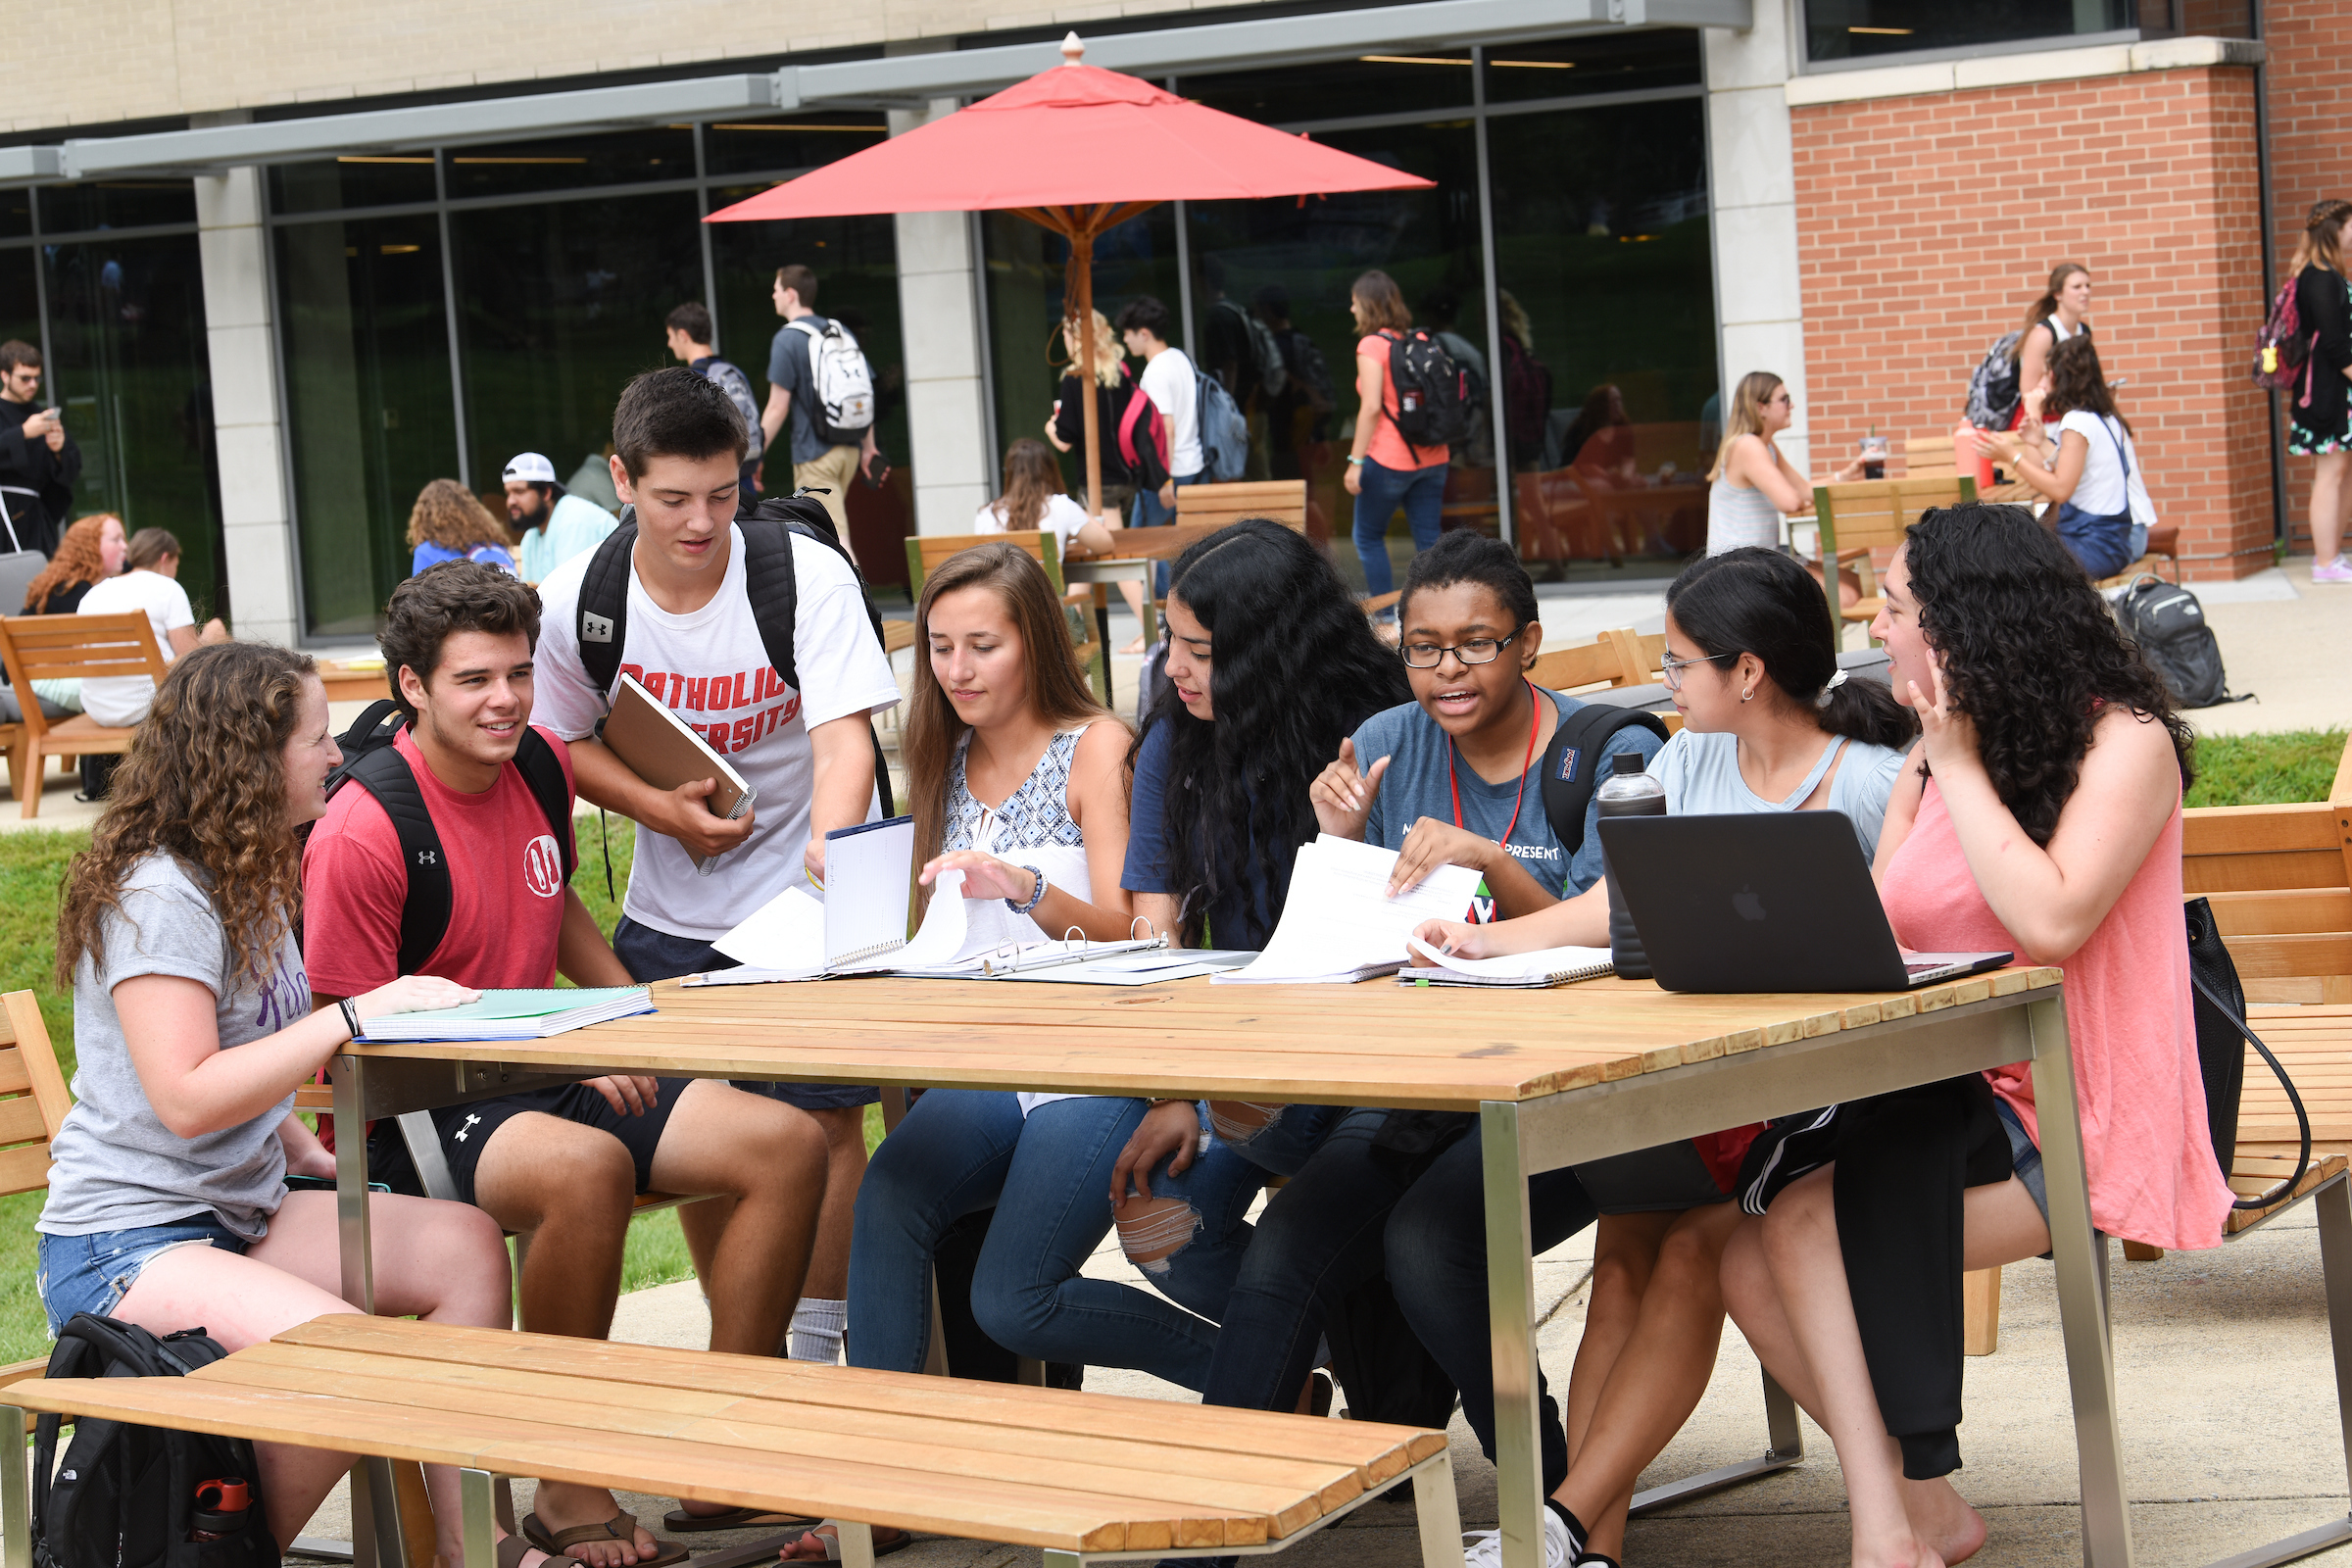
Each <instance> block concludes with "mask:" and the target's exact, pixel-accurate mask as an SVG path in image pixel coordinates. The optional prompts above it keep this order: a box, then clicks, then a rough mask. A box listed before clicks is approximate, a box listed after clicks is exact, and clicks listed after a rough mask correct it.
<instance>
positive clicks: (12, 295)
mask: <svg viewBox="0 0 2352 1568" xmlns="http://www.w3.org/2000/svg"><path fill="white" fill-rule="evenodd" d="M36 254H37V253H36V252H35V251H34V250H33V248H32V247H31V246H29V245H25V246H20V247H18V248H16V249H14V250H0V343H5V342H8V341H10V340H11V339H14V340H16V341H19V342H24V343H30V344H32V345H33V346H34V347H35V348H38V347H39V346H40V341H41V297H40V294H39V293H38V291H37V290H36V289H35V288H34V286H33V283H34V279H33V271H32V270H33V268H34V266H35V265H36V263H35V261H34V257H35V255H36ZM14 613H15V612H14V611H12V610H6V609H0V614H14Z"/></svg>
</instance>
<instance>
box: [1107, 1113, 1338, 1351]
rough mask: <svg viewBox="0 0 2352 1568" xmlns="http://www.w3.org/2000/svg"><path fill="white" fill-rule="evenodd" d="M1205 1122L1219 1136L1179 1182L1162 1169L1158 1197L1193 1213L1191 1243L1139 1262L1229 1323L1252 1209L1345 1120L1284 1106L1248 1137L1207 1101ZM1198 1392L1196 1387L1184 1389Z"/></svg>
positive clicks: (1186, 1301)
mask: <svg viewBox="0 0 2352 1568" xmlns="http://www.w3.org/2000/svg"><path fill="white" fill-rule="evenodd" d="M1201 1113H1202V1120H1203V1124H1204V1125H1206V1126H1208V1127H1209V1128H1210V1130H1211V1131H1212V1132H1213V1133H1214V1134H1215V1136H1214V1137H1212V1138H1211V1139H1210V1140H1209V1143H1208V1148H1207V1149H1206V1150H1204V1151H1203V1152H1201V1155H1200V1157H1199V1158H1197V1159H1195V1160H1194V1161H1193V1163H1192V1164H1191V1166H1189V1167H1188V1168H1187V1169H1186V1170H1185V1171H1184V1173H1183V1174H1182V1175H1180V1176H1173V1177H1171V1176H1168V1175H1167V1174H1166V1169H1165V1167H1164V1166H1163V1167H1162V1168H1161V1170H1160V1171H1158V1172H1155V1173H1154V1174H1153V1175H1152V1196H1153V1197H1154V1198H1157V1197H1159V1196H1161V1195H1162V1193H1163V1191H1164V1192H1165V1193H1166V1194H1168V1195H1171V1196H1174V1197H1178V1198H1181V1199H1183V1200H1184V1201H1186V1202H1188V1203H1190V1204H1191V1205H1192V1207H1193V1213H1194V1221H1193V1239H1192V1240H1191V1241H1189V1242H1187V1243H1186V1244H1185V1245H1184V1246H1183V1247H1181V1248H1179V1249H1178V1250H1175V1251H1173V1252H1171V1253H1169V1254H1168V1255H1167V1256H1166V1257H1164V1258H1162V1259H1160V1260H1159V1261H1158V1262H1155V1263H1138V1264H1137V1265H1136V1267H1138V1268H1140V1269H1142V1270H1143V1271H1144V1277H1145V1278H1146V1279H1149V1280H1150V1281H1151V1282H1152V1284H1153V1285H1154V1286H1155V1287H1157V1288H1158V1290H1159V1293H1160V1294H1161V1295H1163V1296H1165V1297H1166V1298H1167V1299H1169V1300H1171V1301H1174V1302H1175V1303H1176V1304H1177V1305H1179V1306H1182V1307H1184V1308H1186V1309H1187V1310H1189V1311H1193V1312H1197V1313H1199V1314H1200V1315H1201V1316H1202V1317H1204V1318H1206V1319H1208V1320H1209V1321H1210V1322H1211V1323H1221V1322H1223V1321H1224V1320H1225V1306H1226V1302H1227V1301H1228V1300H1229V1299H1231V1297H1232V1295H1233V1285H1234V1281H1235V1280H1236V1279H1237V1278H1239V1277H1240V1275H1241V1270H1242V1259H1243V1258H1244V1257H1245V1256H1246V1255H1247V1254H1248V1253H1249V1250H1250V1238H1251V1237H1252V1236H1253V1235H1254V1234H1255V1231H1254V1230H1253V1228H1252V1227H1251V1226H1250V1220H1249V1214H1250V1204H1251V1203H1252V1202H1254V1201H1256V1199H1257V1195H1258V1194H1259V1193H1260V1192H1261V1191H1263V1190H1264V1188H1265V1185H1266V1178H1267V1177H1269V1176H1296V1175H1298V1174H1299V1171H1300V1170H1302V1169H1303V1168H1305V1165H1306V1161H1307V1158H1308V1156H1310V1155H1312V1154H1313V1153H1314V1152H1315V1151H1316V1149H1318V1148H1319V1147H1321V1145H1322V1142H1323V1138H1324V1135H1325V1134H1326V1133H1328V1132H1330V1130H1331V1129H1332V1127H1333V1126H1334V1125H1335V1124H1336V1123H1337V1122H1338V1121H1339V1119H1340V1118H1341V1117H1342V1116H1343V1115H1345V1114H1347V1112H1346V1110H1345V1108H1344V1107H1342V1106H1339V1105H1283V1106H1279V1107H1277V1108H1275V1110H1274V1114H1273V1116H1272V1117H1271V1119H1269V1120H1268V1121H1267V1122H1266V1124H1265V1125H1264V1126H1262V1127H1258V1128H1255V1129H1252V1130H1249V1131H1244V1130H1242V1129H1239V1128H1235V1127H1229V1126H1226V1125H1224V1124H1222V1123H1221V1122H1218V1121H1217V1120H1216V1119H1215V1118H1214V1117H1213V1116H1211V1115H1210V1113H1209V1111H1208V1105H1207V1102H1205V1101H1203V1102H1202V1103H1201ZM1186 1386H1187V1387H1188V1388H1189V1387H1194V1385H1190V1384H1188V1385H1186Z"/></svg>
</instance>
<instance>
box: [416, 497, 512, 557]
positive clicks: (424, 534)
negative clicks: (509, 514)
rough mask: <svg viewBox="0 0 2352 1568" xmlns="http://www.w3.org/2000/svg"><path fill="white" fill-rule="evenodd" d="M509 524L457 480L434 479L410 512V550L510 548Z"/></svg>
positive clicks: (460, 550) (460, 553)
mask: <svg viewBox="0 0 2352 1568" xmlns="http://www.w3.org/2000/svg"><path fill="white" fill-rule="evenodd" d="M514 542H515V541H514V540H513V539H511V538H509V537H508V536H507V525H506V524H505V523H503V522H501V521H499V520H498V519H497V518H496V517H493V516H492V515H490V509H489V508H488V507H485V506H483V505H482V504H481V502H480V501H478V500H476V499H475V497H474V494H473V492H472V491H470V490H468V489H466V487H465V486H464V485H462V484H460V483H458V481H457V480H455V479H435V480H433V481H431V482H430V483H428V484H427V485H426V486H425V487H424V488H423V489H421V490H419V491H417V505H416V506H414V507H412V508H410V509H409V548H410V549H412V550H414V549H416V548H417V546H418V545H421V544H426V543H431V544H436V545H439V546H440V547H441V548H442V549H444V550H454V551H456V552H457V553H458V554H459V555H461V556H462V555H465V554H466V552H467V551H469V550H471V549H473V547H474V546H476V545H498V546H501V547H506V546H511V545H513V544H514Z"/></svg>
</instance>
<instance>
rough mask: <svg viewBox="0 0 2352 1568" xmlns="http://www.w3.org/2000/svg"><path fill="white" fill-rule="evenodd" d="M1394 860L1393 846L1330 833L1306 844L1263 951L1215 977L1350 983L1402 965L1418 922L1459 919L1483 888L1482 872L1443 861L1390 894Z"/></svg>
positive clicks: (1235, 980) (1221, 979) (1238, 980)
mask: <svg viewBox="0 0 2352 1568" xmlns="http://www.w3.org/2000/svg"><path fill="white" fill-rule="evenodd" d="M1396 865H1397V852H1396V851H1395V850H1384V849H1382V848H1380V847H1379V846H1378V845H1374V844H1359V843H1357V842H1355V841H1354V840H1352V839H1342V838H1334V837H1333V836H1332V835H1330V834H1328V833H1325V834H1322V835H1320V836H1319V837H1317V838H1316V839H1315V841H1314V842H1313V843H1311V844H1307V845H1304V846H1302V847H1301V848H1300V849H1299V857H1298V859H1297V860H1296V861H1294V862H1293V864H1292V867H1291V890H1290V894H1289V897H1288V898H1287V899H1285V901H1284V903H1283V908H1282V919H1281V921H1280V922H1279V923H1278V924H1277V925H1276V926H1275V928H1274V935H1273V936H1272V937H1270V938H1268V939H1267V942H1266V950H1265V952H1263V953H1261V954H1259V955H1258V956H1257V960H1256V961H1255V962H1253V963H1251V964H1250V965H1248V966H1247V967H1245V968H1241V969H1233V970H1228V971H1226V972H1224V973H1221V974H1218V975H1215V976H1213V977H1212V978H1213V980H1214V982H1215V983H1217V984H1221V985H1222V984H1234V983H1242V984H1249V983H1263V982H1271V981H1282V982H1290V983H1301V982H1337V983H1348V982H1353V981H1356V980H1361V979H1364V978H1366V977H1367V976H1369V975H1374V974H1390V973H1394V972H1395V971H1397V969H1399V968H1402V967H1403V966H1404V960H1405V947H1404V942H1405V938H1406V937H1407V936H1409V935H1411V934H1412V930H1413V928H1414V927H1415V926H1417V925H1419V924H1420V923H1421V922H1422V921H1424V920H1458V919H1460V918H1461V915H1462V910H1463V909H1465V908H1467V907H1469V904H1470V900H1471V898H1472V896H1473V895H1475V894H1476V893H1477V891H1478V883H1479V873H1478V872H1477V871H1475V870H1473V869H1471V868H1470V867H1468V866H1462V865H1442V866H1439V867H1438V868H1437V869H1436V870H1434V871H1432V872H1431V873H1430V874H1429V875H1428V876H1427V877H1425V878H1423V879H1422V881H1421V883H1420V884H1419V885H1418V886H1417V887H1413V888H1408V889H1407V890H1405V891H1404V892H1402V893H1399V894H1397V896H1396V897H1395V898H1391V897H1389V891H1388V890H1389V875H1390V873H1391V872H1392V871H1393V870H1395V868H1396Z"/></svg>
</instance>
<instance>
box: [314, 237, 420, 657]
mask: <svg viewBox="0 0 2352 1568" xmlns="http://www.w3.org/2000/svg"><path fill="white" fill-rule="evenodd" d="M276 240H277V270H278V286H279V289H280V291H281V292H280V298H281V304H280V313H281V315H280V320H281V322H282V328H283V332H284V339H283V342H284V353H285V367H286V415H287V421H288V424H289V425H290V426H291V429H290V434H291V437H292V442H293V448H294V486H295V494H294V499H295V508H294V515H295V518H296V524H297V540H296V544H297V548H298V549H299V550H300V551H301V553H302V585H303V597H304V600H305V610H306V613H307V615H308V622H309V626H308V629H309V630H310V631H311V632H312V633H313V634H315V635H319V636H331V637H352V636H371V635H373V634H374V631H375V629H376V624H377V613H378V611H379V609H380V607H381V606H382V605H383V603H384V600H385V598H386V597H387V596H389V595H390V593H391V591H392V588H393V585H394V584H396V583H398V582H399V581H400V580H401V579H402V578H403V577H405V576H407V575H408V568H409V549H408V545H407V543H406V536H407V531H408V522H409V508H410V506H411V505H412V504H413V503H414V502H415V501H416V499H417V491H418V490H420V489H422V488H423V487H424V484H425V482H426V481H427V480H429V479H435V478H442V477H454V476H455V475H456V474H457V472H458V442H457V420H456V417H455V412H454V404H453V400H452V395H451V390H450V378H449V330H448V323H447V319H446V317H445V316H444V315H443V309H442V299H443V296H442V288H441V236H440V228H439V225H438V224H437V223H436V222H435V221H434V219H433V218H432V216H431V215H429V214H426V215H421V216H417V217H413V218H389V219H375V220H362V221H350V222H324V223H300V224H289V225H287V226H285V227H282V228H280V229H279V230H278V231H277V235H276Z"/></svg>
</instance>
